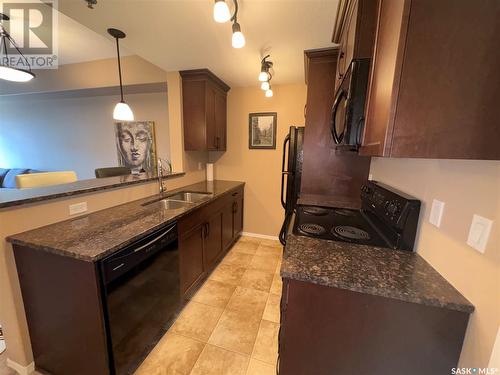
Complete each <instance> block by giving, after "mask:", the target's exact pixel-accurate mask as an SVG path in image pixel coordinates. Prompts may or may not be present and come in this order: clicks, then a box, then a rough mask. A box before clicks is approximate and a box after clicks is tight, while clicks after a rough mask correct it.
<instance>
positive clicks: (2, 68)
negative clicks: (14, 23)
mask: <svg viewBox="0 0 500 375" xmlns="http://www.w3.org/2000/svg"><path fill="white" fill-rule="evenodd" d="M9 20H10V18H9V17H8V16H7V15H5V14H3V13H0V54H1V55H3V56H2V57H1V60H0V79H4V80H6V81H11V82H28V81H31V80H32V79H33V78H35V74H34V73H33V72H32V71H31V65H30V63H29V62H28V59H27V58H26V57H25V56H24V55H23V54H22V53H21V51H20V50H19V47H18V46H17V44H16V42H15V41H14V39H12V37H11V36H10V35H9V33H8V32H7V31H6V30H5V28H4V26H3V21H9ZM9 42H10V44H11V45H13V46H14V48H15V49H16V50H17V52H18V53H19V55H20V56H21V57H22V58H23V59H24V63H25V64H26V66H27V67H28V70H25V69H20V68H17V67H13V66H11V65H10V62H9V54H8V52H7V48H8V46H7V44H8V43H9Z"/></svg>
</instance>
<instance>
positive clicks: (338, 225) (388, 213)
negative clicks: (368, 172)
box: [293, 181, 420, 251]
mask: <svg viewBox="0 0 500 375" xmlns="http://www.w3.org/2000/svg"><path fill="white" fill-rule="evenodd" d="M361 203H362V205H361V209H359V210H354V209H347V208H332V207H321V206H304V205H299V206H297V210H296V215H295V222H294V226H293V233H294V234H296V235H299V236H308V237H315V238H320V239H325V240H333V241H342V242H350V243H355V244H361V245H371V246H379V247H390V248H393V249H399V250H408V251H412V250H413V246H414V242H415V235H416V230H417V224H418V217H419V213H420V201H419V200H418V199H416V198H414V197H411V196H409V195H407V194H405V193H403V192H401V191H399V190H396V189H394V188H391V187H389V186H387V185H384V184H381V183H379V182H376V181H369V182H368V183H367V184H366V185H364V186H363V187H362V188H361Z"/></svg>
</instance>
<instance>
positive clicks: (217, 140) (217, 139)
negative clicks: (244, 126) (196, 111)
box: [215, 137, 220, 150]
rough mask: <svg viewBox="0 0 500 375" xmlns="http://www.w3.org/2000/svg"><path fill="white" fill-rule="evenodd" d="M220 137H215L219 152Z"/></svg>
mask: <svg viewBox="0 0 500 375" xmlns="http://www.w3.org/2000/svg"><path fill="white" fill-rule="evenodd" d="M219 139H220V138H219V137H215V147H216V148H217V150H218V149H219Z"/></svg>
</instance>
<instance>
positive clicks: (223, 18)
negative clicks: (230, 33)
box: [214, 0, 231, 23]
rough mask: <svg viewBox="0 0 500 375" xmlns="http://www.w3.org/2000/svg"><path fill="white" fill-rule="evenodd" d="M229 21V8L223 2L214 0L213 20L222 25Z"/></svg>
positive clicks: (222, 0)
mask: <svg viewBox="0 0 500 375" xmlns="http://www.w3.org/2000/svg"><path fill="white" fill-rule="evenodd" d="M230 19H231V13H229V7H228V6H227V4H226V2H225V1H224V0H215V4H214V20H215V22H219V23H224V22H227V21H229V20H230Z"/></svg>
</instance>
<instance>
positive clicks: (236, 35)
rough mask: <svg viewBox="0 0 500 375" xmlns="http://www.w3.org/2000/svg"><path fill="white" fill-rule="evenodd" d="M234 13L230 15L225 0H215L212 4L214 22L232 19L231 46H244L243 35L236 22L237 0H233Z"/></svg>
mask: <svg viewBox="0 0 500 375" xmlns="http://www.w3.org/2000/svg"><path fill="white" fill-rule="evenodd" d="M233 3H234V14H233V15H232V16H231V13H230V12H229V7H228V6H227V3H226V2H225V0H215V4H214V20H215V22H219V23H224V22H227V21H233V27H232V29H233V36H232V39H231V44H232V46H233V48H243V47H244V46H245V36H244V35H243V33H242V32H241V26H240V24H239V23H238V18H237V17H238V0H233Z"/></svg>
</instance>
